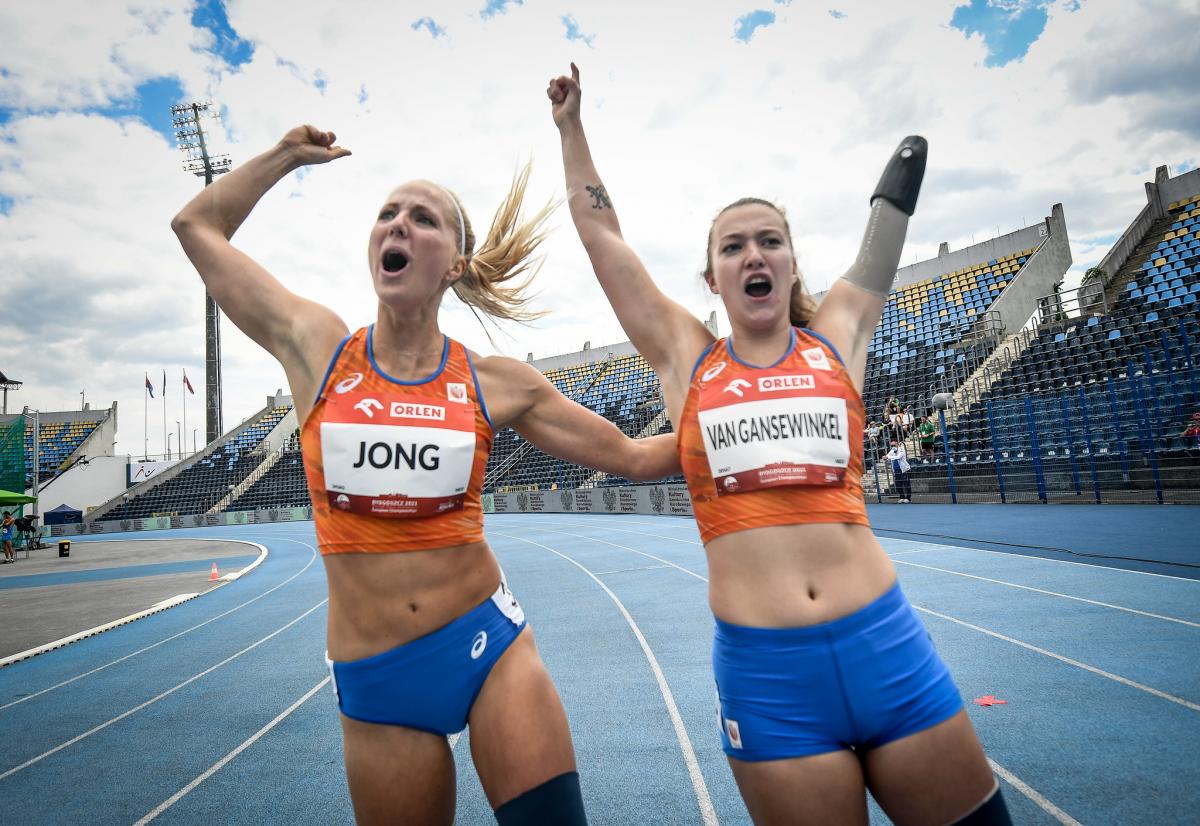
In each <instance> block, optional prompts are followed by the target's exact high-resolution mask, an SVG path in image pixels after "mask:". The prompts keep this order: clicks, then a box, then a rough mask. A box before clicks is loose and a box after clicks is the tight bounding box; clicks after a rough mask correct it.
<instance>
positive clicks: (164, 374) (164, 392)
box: [163, 368, 167, 399]
mask: <svg viewBox="0 0 1200 826" xmlns="http://www.w3.org/2000/svg"><path fill="white" fill-rule="evenodd" d="M166 397H167V371H166V369H165V368H164V369H163V398H164V399H165V398H166Z"/></svg>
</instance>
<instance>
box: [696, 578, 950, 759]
mask: <svg viewBox="0 0 1200 826" xmlns="http://www.w3.org/2000/svg"><path fill="white" fill-rule="evenodd" d="M713 672H714V674H715V676H716V680H717V700H718V715H719V722H720V727H721V740H722V744H723V746H724V748H725V753H726V754H727V755H729V756H730V757H735V758H737V759H738V760H747V761H755V760H781V759H784V758H788V757H804V756H806V755H810V754H822V753H825V752H831V751H840V750H842V749H847V748H864V749H869V748H876V747H878V746H882V745H884V744H885V743H890V742H892V741H893V740H899V739H900V738H901V737H907V736H908V735H910V734H915V733H916V732H918V731H921V730H923V729H926V728H929V727H930V726H933V725H936V724H937V723H940V722H942V721H944V720H947V719H949V718H950V717H952V716H954V715H955V714H956V713H958V711H959V709H961V708H962V705H963V704H962V697H961V696H960V695H959V693H958V688H957V687H956V686H955V685H954V681H953V680H952V679H951V678H950V672H949V671H948V670H947V669H946V665H945V663H943V662H942V659H941V657H939V656H938V654H937V651H935V650H934V648H933V642H932V641H931V640H930V639H929V634H928V632H926V630H925V626H924V625H922V623H921V621H920V620H919V619H918V618H917V615H916V612H915V611H914V610H913V608H912V606H911V605H910V604H909V603H908V600H907V599H906V598H905V597H904V593H903V592H902V591H901V590H900V585H899V583H897V584H896V585H894V586H892V588H891V590H889V591H888V592H887V593H885V594H884V595H883V596H881V597H879V599H877V600H875V601H874V602H872V603H871V604H870V605H867V606H866V607H865V608H862V609H861V610H859V611H856V612H854V613H853V614H850V615H849V616H845V617H841V618H840V619H836V620H834V621H832V622H827V623H822V624H820V625H812V626H805V627H802V628H748V627H746V626H742V625H732V624H730V623H727V622H722V621H721V620H720V619H718V620H717V628H716V635H715V639H714V641H713Z"/></svg>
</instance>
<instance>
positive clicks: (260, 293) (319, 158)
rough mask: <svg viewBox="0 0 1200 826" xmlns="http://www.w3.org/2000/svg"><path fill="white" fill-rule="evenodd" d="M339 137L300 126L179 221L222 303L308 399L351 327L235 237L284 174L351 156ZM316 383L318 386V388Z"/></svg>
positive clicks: (208, 191) (187, 247) (178, 230)
mask: <svg viewBox="0 0 1200 826" xmlns="http://www.w3.org/2000/svg"><path fill="white" fill-rule="evenodd" d="M334 140H335V136H334V134H333V133H332V132H321V131H320V130H318V129H315V128H314V127H312V126H298V127H296V128H295V129H293V130H291V131H290V132H288V133H287V135H285V136H284V137H283V140H281V141H280V142H279V143H278V144H277V145H276V146H274V147H272V148H271V149H269V150H267V151H266V152H264V153H262V154H261V155H258V156H257V157H255V158H252V159H251V160H249V161H247V162H246V163H244V164H242V165H241V166H239V167H238V168H236V169H234V170H233V171H232V172H230V173H229V174H227V175H224V176H222V177H221V178H219V179H217V181H216V182H214V183H213V184H212V185H211V186H208V187H205V188H204V190H203V191H202V192H201V193H200V194H199V195H197V196H196V197H195V198H193V199H192V200H191V201H190V202H189V203H188V204H187V206H185V207H184V208H183V209H182V210H181V211H180V212H179V214H178V215H176V216H175V218H174V220H172V221H171V229H173V230H174V231H175V234H176V236H177V237H178V238H179V243H180V244H182V246H183V250H184V252H185V253H187V256H188V258H189V259H191V262H192V264H193V265H194V266H195V267H196V271H197V272H199V273H200V278H201V279H203V281H204V286H205V287H207V289H208V292H209V293H210V294H211V295H212V297H213V298H214V299H215V300H216V302H217V304H218V306H220V308H221V309H222V310H223V311H224V312H225V314H226V315H228V316H229V319H230V320H231V321H232V322H233V323H234V324H236V325H237V327H238V329H239V330H241V331H242V332H243V333H245V334H246V335H247V336H249V337H250V338H252V339H253V340H254V341H255V342H257V343H258V344H260V345H261V346H262V347H263V348H264V349H266V350H267V351H268V352H270V353H271V354H272V355H273V356H275V358H277V359H278V360H279V361H280V363H281V364H282V365H283V367H284V370H285V371H286V372H287V375H288V380H289V381H290V382H291V384H292V391H293V393H294V394H297V395H298V396H299V395H303V396H304V398H303V399H300V398H297V402H298V403H304V404H306V403H307V402H308V401H309V400H310V399H311V395H312V394H315V392H316V387H315V384H316V382H317V381H318V380H319V378H320V374H321V372H322V371H323V370H324V367H325V365H324V363H323V362H324V360H327V359H328V358H329V355H330V354H331V353H332V352H333V349H334V348H335V347H336V346H337V343H338V342H339V341H340V340H341V339H342V338H343V337H344V336H345V335H346V325H345V323H344V322H342V320H341V319H340V318H338V317H337V315H336V314H334V313H333V312H332V311H331V310H329V309H328V308H327V307H323V306H321V305H320V304H317V303H315V302H312V301H309V300H307V299H304V298H301V297H299V296H297V295H296V294H294V293H292V292H291V291H290V290H288V289H287V288H286V287H284V286H283V285H282V284H281V283H279V281H278V280H276V278H275V277H274V276H272V275H271V274H270V273H269V272H267V271H266V270H265V269H264V268H263V267H262V266H260V265H259V264H258V263H257V262H255V261H254V260H253V259H251V258H250V257H249V256H247V255H246V254H245V253H243V252H241V251H240V250H238V249H237V248H235V247H234V246H233V245H232V244H231V243H229V239H230V238H232V237H233V234H234V233H235V232H236V231H237V229H238V227H240V226H241V225H242V222H243V221H244V220H245V219H246V216H247V215H249V214H250V211H251V210H252V209H253V208H254V205H255V204H257V203H258V201H259V199H260V198H262V196H263V195H264V194H265V193H266V192H267V190H268V189H270V188H271V187H272V186H274V185H275V184H276V183H277V182H278V181H279V180H280V179H282V178H284V177H285V176H287V175H288V174H289V173H291V172H292V171H294V170H296V169H298V168H300V167H301V166H306V165H308V164H316V163H326V162H327V161H331V160H334V159H336V158H340V157H343V156H345V155H349V154H350V152H349V150H347V149H343V148H341V147H339V146H335V145H334ZM314 371H315V372H317V375H316V376H315V377H312V373H313V372H314ZM310 379H311V380H310ZM309 384H312V385H314V386H313V387H312V388H311V393H310V392H309V390H310V388H309V387H308V385H309ZM297 385H300V386H297ZM302 406H303V405H302Z"/></svg>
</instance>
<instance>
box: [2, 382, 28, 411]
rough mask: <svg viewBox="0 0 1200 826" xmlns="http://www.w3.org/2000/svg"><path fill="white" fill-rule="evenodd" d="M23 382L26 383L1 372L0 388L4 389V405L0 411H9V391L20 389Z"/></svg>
mask: <svg viewBox="0 0 1200 826" xmlns="http://www.w3.org/2000/svg"><path fill="white" fill-rule="evenodd" d="M22 384H24V382H20V381H17V380H16V379H10V378H9V377H8V376H6V375H4V373H0V390H3V391H4V406H3V408H0V413H7V412H8V391H9V390H20V389H21V385H22Z"/></svg>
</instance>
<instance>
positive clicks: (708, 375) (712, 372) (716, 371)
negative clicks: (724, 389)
mask: <svg viewBox="0 0 1200 826" xmlns="http://www.w3.org/2000/svg"><path fill="white" fill-rule="evenodd" d="M724 369H725V362H723V361H718V362H717V363H716V364H714V365H713V366H712V367H710V368H708V369H707V370H705V371H704V375H702V376H701V377H700V381H712V380H713V379H715V378H716V377H717V376H719V375H721V371H722V370H724Z"/></svg>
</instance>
